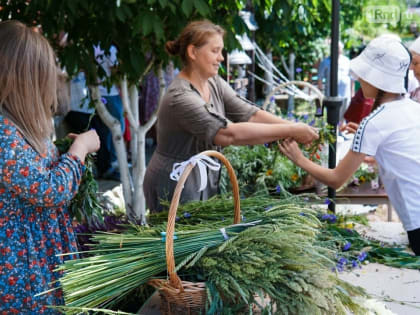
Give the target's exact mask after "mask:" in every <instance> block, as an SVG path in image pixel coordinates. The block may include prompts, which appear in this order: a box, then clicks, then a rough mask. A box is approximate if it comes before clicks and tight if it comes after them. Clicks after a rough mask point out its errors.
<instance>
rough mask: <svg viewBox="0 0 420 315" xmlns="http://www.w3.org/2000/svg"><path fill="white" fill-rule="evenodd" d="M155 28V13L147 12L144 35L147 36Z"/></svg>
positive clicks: (144, 21)
mask: <svg viewBox="0 0 420 315" xmlns="http://www.w3.org/2000/svg"><path fill="white" fill-rule="evenodd" d="M152 29H153V15H151V14H149V13H146V14H145V15H143V35H144V36H147V35H149V34H150V32H151V31H152Z"/></svg>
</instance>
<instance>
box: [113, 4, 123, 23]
mask: <svg viewBox="0 0 420 315" xmlns="http://www.w3.org/2000/svg"><path fill="white" fill-rule="evenodd" d="M115 14H116V15H117V18H118V20H120V21H121V22H125V15H124V12H123V10H122V9H121V7H119V8H117V9H116V10H115Z"/></svg>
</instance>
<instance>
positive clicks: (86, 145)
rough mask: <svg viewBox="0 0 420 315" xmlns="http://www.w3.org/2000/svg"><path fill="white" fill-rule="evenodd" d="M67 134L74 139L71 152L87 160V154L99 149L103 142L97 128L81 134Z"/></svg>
mask: <svg viewBox="0 0 420 315" xmlns="http://www.w3.org/2000/svg"><path fill="white" fill-rule="evenodd" d="M67 136H68V137H69V138H71V139H74V141H73V144H72V145H71V147H70V149H69V153H71V154H74V155H76V156H78V157H79V158H80V159H81V160H82V161H84V160H85V157H86V154H88V153H93V152H96V151H98V150H99V147H100V144H101V143H100V141H99V136H98V134H97V133H96V131H95V130H89V131H86V132H84V133H81V134H79V135H77V134H74V133H70V134H68V135H67Z"/></svg>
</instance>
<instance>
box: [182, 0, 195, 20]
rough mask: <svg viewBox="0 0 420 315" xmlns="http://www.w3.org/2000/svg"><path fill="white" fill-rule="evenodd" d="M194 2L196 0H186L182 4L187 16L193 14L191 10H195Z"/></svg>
mask: <svg viewBox="0 0 420 315" xmlns="http://www.w3.org/2000/svg"><path fill="white" fill-rule="evenodd" d="M193 2H194V0H184V1H182V4H181V9H182V12H184V14H185V16H186V17H189V16H190V15H191V12H192V10H193Z"/></svg>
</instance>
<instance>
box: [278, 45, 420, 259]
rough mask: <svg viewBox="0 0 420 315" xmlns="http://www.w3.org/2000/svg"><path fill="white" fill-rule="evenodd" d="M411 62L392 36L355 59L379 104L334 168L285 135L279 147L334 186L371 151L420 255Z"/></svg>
mask: <svg viewBox="0 0 420 315" xmlns="http://www.w3.org/2000/svg"><path fill="white" fill-rule="evenodd" d="M410 61H411V55H410V53H409V51H408V50H407V49H406V48H405V47H404V46H403V45H402V44H401V43H400V42H398V41H396V40H394V39H389V38H376V39H374V40H372V41H371V42H370V43H369V45H368V46H367V47H366V48H365V50H363V51H362V53H361V54H360V55H359V56H358V57H356V58H354V59H352V60H351V62H350V70H351V72H352V73H353V75H354V76H355V77H357V79H358V80H359V81H360V85H361V88H362V91H363V94H364V96H365V97H372V98H375V105H374V106H376V107H377V108H376V109H375V110H374V111H373V112H372V113H371V114H370V115H369V116H368V117H366V118H365V119H364V120H363V121H362V122H361V124H360V126H359V127H358V129H357V132H356V134H355V136H354V140H353V144H352V147H351V149H350V151H349V152H348V153H347V155H346V156H345V157H344V158H343V159H342V160H341V161H340V163H339V164H338V165H337V167H336V168H335V169H327V168H324V167H322V166H320V165H317V164H315V163H313V162H311V161H310V160H309V159H308V158H306V157H305V156H304V155H303V154H302V152H301V151H300V149H299V147H298V145H297V143H296V142H295V141H293V140H292V139H287V140H284V141H283V142H282V143H281V144H280V145H279V148H280V150H281V151H282V152H283V154H285V155H286V156H287V157H288V158H289V159H290V160H292V161H293V162H294V163H295V164H296V165H298V166H299V167H301V168H303V169H304V170H306V171H307V172H308V173H310V174H312V175H313V176H314V177H315V178H317V179H318V180H319V181H321V182H323V183H325V184H327V185H328V186H330V187H333V188H339V187H340V186H341V185H343V184H344V183H345V182H346V180H347V179H348V178H349V177H350V176H351V175H352V174H353V173H354V172H355V171H356V170H357V169H358V167H359V165H360V164H361V163H362V162H363V160H364V158H365V157H366V156H373V157H374V158H375V159H376V161H377V163H378V165H379V172H380V175H381V179H382V181H383V183H384V186H385V190H386V192H387V194H388V196H389V199H390V201H391V203H392V205H393V206H394V207H395V209H396V211H397V213H398V215H399V217H400V219H401V221H402V223H403V225H404V228H405V230H406V231H407V233H408V238H409V242H410V246H411V248H412V249H413V251H414V253H415V254H416V255H418V256H420V123H419V122H420V103H416V102H414V101H412V100H411V99H408V98H404V97H403V94H405V93H406V89H407V85H408V70H409V67H410Z"/></svg>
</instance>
